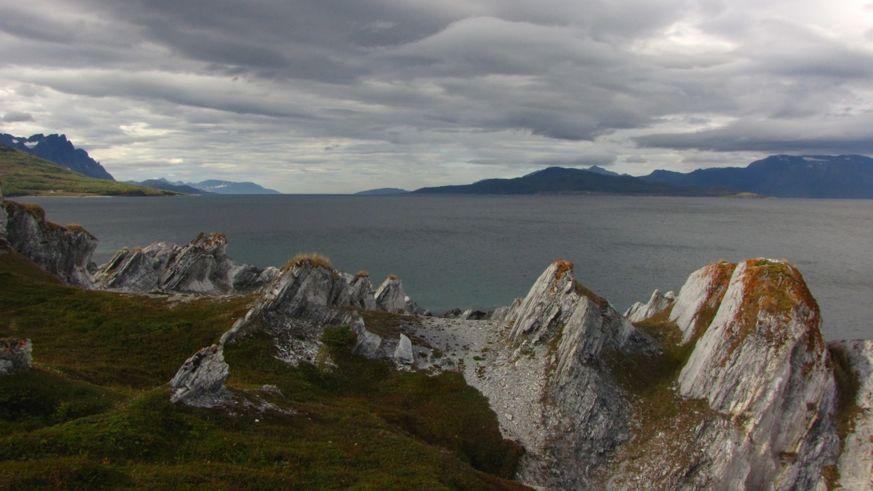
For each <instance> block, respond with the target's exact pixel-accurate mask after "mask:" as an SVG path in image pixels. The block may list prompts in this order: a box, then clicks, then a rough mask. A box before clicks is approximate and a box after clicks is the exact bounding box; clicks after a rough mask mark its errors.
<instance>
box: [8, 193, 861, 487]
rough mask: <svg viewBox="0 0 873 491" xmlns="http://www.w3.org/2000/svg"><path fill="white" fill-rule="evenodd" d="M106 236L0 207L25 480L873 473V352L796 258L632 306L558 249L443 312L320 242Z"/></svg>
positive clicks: (11, 438) (19, 471) (422, 482)
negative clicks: (97, 256) (267, 254)
mask: <svg viewBox="0 0 873 491" xmlns="http://www.w3.org/2000/svg"><path fill="white" fill-rule="evenodd" d="M96 241H97V239H96V238H95V237H94V236H93V235H91V234H90V233H89V232H88V231H87V230H85V229H84V228H82V227H80V226H76V225H68V226H61V225H57V224H54V223H52V222H51V221H49V220H48V219H47V217H46V216H45V213H44V212H43V211H42V209H41V208H39V207H38V206H35V205H25V204H19V203H16V202H14V201H8V200H6V201H3V202H2V206H0V280H2V281H0V300H2V302H0V314H2V318H3V323H2V324H0V336H2V339H0V402H2V404H0V424H2V425H3V428H4V432H3V435H2V436H0V449H2V450H0V482H3V483H6V484H8V485H9V486H10V487H13V488H14V487H24V488H28V487H70V486H73V487H76V486H80V487H88V488H93V487H107V488H121V487H136V488H155V487H157V488H165V487H173V486H178V485H182V484H184V485H194V486H197V487H218V488H224V487H258V488H338V487H356V486H357V487H367V488H406V489H413V488H462V489H528V488H546V489H580V488H582V489H604V488H607V489H638V488H640V486H643V487H646V486H647V485H648V484H641V483H653V482H657V483H658V487H661V488H665V489H680V488H683V489H685V488H696V489H704V488H713V487H715V488H725V489H825V488H828V489H833V488H835V487H837V486H839V487H842V488H843V489H866V488H867V487H869V484H870V476H871V469H873V467H871V466H873V457H871V456H873V439H871V437H873V413H871V401H873V369H871V367H873V341H871V340H855V341H834V342H830V343H826V342H825V340H824V339H823V338H822V335H821V332H820V325H821V316H820V313H819V309H818V305H817V303H816V301H815V299H814V298H813V297H812V295H811V294H810V292H809V290H808V289H807V286H806V283H805V281H804V279H803V276H802V274H801V272H800V271H799V270H798V269H797V268H796V267H795V266H793V265H792V264H789V263H787V262H785V261H781V260H773V259H767V258H753V259H749V260H746V261H742V262H739V263H728V262H715V263H712V264H709V265H703V267H701V268H700V269H698V270H697V271H694V272H692V273H691V274H690V276H689V277H688V280H687V281H686V282H685V284H684V285H683V286H682V288H681V289H680V290H679V292H678V293H676V292H661V291H655V292H654V293H653V294H652V296H651V298H650V299H649V300H648V301H647V302H640V303H637V304H635V305H634V306H632V307H631V308H630V309H628V311H626V312H624V313H620V312H618V311H616V310H615V308H613V306H612V304H610V302H609V300H608V299H604V298H602V297H600V296H599V295H597V293H595V292H592V291H591V290H589V289H588V288H587V287H586V286H584V285H583V284H581V283H580V282H579V281H577V279H576V277H575V275H574V271H573V264H572V263H570V262H567V261H561V260H556V261H555V262H553V263H551V264H548V265H544V267H545V270H544V271H543V272H542V274H541V275H540V276H539V278H538V279H537V280H536V281H535V282H534V283H533V285H532V286H531V288H530V290H529V291H528V292H527V294H526V295H525V296H523V297H521V298H518V299H517V300H515V301H514V302H513V303H512V304H511V305H507V306H505V307H501V308H498V309H495V310H493V311H489V312H483V311H472V310H460V309H457V310H454V311H450V312H447V313H444V314H434V313H431V312H427V311H425V310H423V309H422V308H420V307H419V306H417V305H416V303H415V301H414V300H413V299H411V298H410V297H409V295H408V294H407V293H406V292H405V290H404V285H403V282H402V280H401V279H400V278H397V277H396V276H393V275H391V276H388V277H387V278H385V279H384V281H382V282H380V283H378V287H377V286H376V284H375V283H373V282H372V280H371V278H370V277H369V275H368V274H367V273H366V272H365V271H359V272H357V273H346V272H342V271H338V270H336V269H335V268H334V267H333V266H332V265H331V263H330V261H329V259H327V258H325V257H323V256H319V255H316V254H307V255H299V256H296V257H294V258H292V259H290V260H289V261H288V262H287V263H286V264H284V265H277V266H276V267H267V268H258V267H254V266H248V265H244V264H238V263H236V262H235V261H233V260H232V259H231V258H229V257H228V256H227V255H226V253H225V249H226V246H227V240H226V238H225V237H224V236H223V235H222V234H220V233H203V234H200V235H199V236H197V237H196V238H195V239H194V240H193V241H191V242H190V243H188V244H179V245H177V244H169V243H155V244H151V245H146V246H143V247H136V248H125V249H122V250H120V251H118V252H117V253H116V254H115V255H114V256H113V257H112V258H111V259H110V260H109V261H108V262H106V263H105V264H103V265H99V266H98V265H95V264H94V263H93V262H92V254H93V252H94V249H95V247H96V243H97V242H96ZM508 267H510V266H508ZM470 304H475V301H474V299H471V301H470ZM45 469H51V472H45Z"/></svg>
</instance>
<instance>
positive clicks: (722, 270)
mask: <svg viewBox="0 0 873 491" xmlns="http://www.w3.org/2000/svg"><path fill="white" fill-rule="evenodd" d="M734 268H736V265H735V264H733V263H728V262H724V261H720V262H717V263H713V264H709V265H707V266H704V267H702V268H700V269H698V270H697V271H695V272H693V273H691V275H690V276H689V277H688V279H687V280H686V281H685V284H684V285H682V289H680V290H679V296H678V297H676V301H675V302H674V303H673V307H672V309H671V310H670V317H669V318H670V321H671V322H674V323H676V326H677V327H679V330H680V331H682V343H683V344H684V343H687V342H689V341H691V340H692V339H695V338H696V337H697V336H699V335H700V334H701V333H702V332H703V330H704V329H706V326H708V325H709V322H710V321H711V320H712V317H713V315H715V311H716V310H717V309H718V306H719V304H720V303H721V299H722V297H724V294H725V292H726V291H727V287H728V281H729V280H730V277H731V274H732V273H733V271H734Z"/></svg>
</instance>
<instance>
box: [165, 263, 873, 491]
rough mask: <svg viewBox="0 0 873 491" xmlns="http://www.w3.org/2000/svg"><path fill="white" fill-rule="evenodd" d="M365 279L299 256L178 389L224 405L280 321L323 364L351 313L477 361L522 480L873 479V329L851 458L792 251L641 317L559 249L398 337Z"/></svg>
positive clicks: (361, 338) (279, 334)
mask: <svg viewBox="0 0 873 491" xmlns="http://www.w3.org/2000/svg"><path fill="white" fill-rule="evenodd" d="M364 278H365V277H364V276H363V275H358V276H357V277H352V276H351V275H345V274H342V273H338V272H336V271H335V270H333V269H332V268H331V267H330V266H329V265H326V264H323V263H321V262H319V261H316V260H307V259H306V258H302V259H300V260H297V261H294V262H292V263H291V264H290V265H289V266H287V267H286V268H285V270H284V271H283V272H282V274H281V275H280V276H279V277H278V278H276V279H275V280H274V282H273V283H272V284H271V285H270V286H269V288H267V289H266V290H265V292H264V294H263V296H262V297H261V298H260V300H259V301H258V302H257V303H256V305H255V306H254V307H253V308H252V309H251V310H250V311H249V312H248V313H247V314H246V316H245V317H244V318H243V319H240V320H238V321H237V322H236V323H235V324H234V326H233V328H232V329H231V330H230V331H228V332H227V333H225V335H224V336H222V339H221V342H220V343H219V344H218V345H216V346H212V347H209V348H206V349H204V350H203V351H201V352H199V353H198V354H197V355H195V356H194V357H192V358H191V359H189V360H188V362H186V364H185V365H184V366H183V367H182V368H181V369H180V371H179V373H178V374H177V376H176V377H174V379H173V381H172V382H171V387H172V388H173V395H172V398H173V400H174V401H180V402H183V403H186V404H192V405H214V404H220V403H221V401H222V400H223V398H224V397H226V395H227V392H225V389H224V387H223V383H224V379H225V378H226V376H227V370H228V367H227V365H226V364H225V363H224V359H223V356H222V349H223V347H224V346H225V345H226V344H227V343H233V342H236V341H237V340H239V339H242V338H244V337H246V336H248V335H250V334H252V333H255V332H264V333H267V334H268V335H269V336H270V337H271V338H272V339H273V342H274V346H275V354H274V356H276V357H277V358H279V359H281V360H283V361H285V362H287V363H289V364H291V365H295V364H298V363H303V362H307V363H316V362H317V361H318V360H319V359H320V358H319V354H320V352H321V348H322V347H321V344H320V338H321V335H322V334H323V333H324V331H325V329H326V328H327V327H328V326H339V325H344V326H349V327H351V328H352V330H353V332H355V333H356V335H357V345H356V346H355V351H356V352H357V353H359V354H363V355H365V356H370V357H384V358H387V359H392V360H394V361H395V363H396V364H397V366H398V368H400V369H426V370H446V369H457V370H460V371H461V372H462V373H463V374H464V377H465V379H466V380H467V382H468V383H469V384H470V385H473V386H474V387H476V388H477V389H479V390H480V391H481V392H482V393H483V395H485V396H486V398H487V399H488V400H489V403H490V404H491V407H492V408H493V409H494V410H495V413H496V414H497V417H498V421H499V422H500V427H501V431H502V432H503V433H504V435H505V436H506V437H509V438H513V439H515V440H517V441H519V442H520V443H521V444H522V445H523V446H524V447H525V449H526V454H525V457H524V458H523V460H522V464H521V468H520V470H519V473H518V475H517V478H518V479H519V480H521V481H523V482H525V483H527V484H531V485H534V486H537V487H542V488H546V489H580V488H581V489H597V488H609V489H639V488H641V487H651V486H653V485H654V486H657V487H659V488H663V489H725V490H727V489H778V490H788V489H824V488H825V487H826V486H827V485H830V484H842V485H843V486H844V488H846V489H870V486H869V476H870V473H869V471H870V468H871V461H873V459H871V457H870V456H871V455H873V453H871V452H873V442H871V440H870V434H871V433H873V421H871V417H870V414H871V413H870V410H869V408H870V406H871V401H873V389H871V388H873V380H871V379H873V376H871V373H873V370H871V362H873V342H868V343H855V344H852V343H844V344H841V345H840V347H839V349H840V350H842V352H845V353H847V354H846V360H849V361H846V362H845V363H844V365H845V366H849V367H851V371H852V373H854V374H855V376H856V377H857V379H858V380H860V381H861V382H860V383H859V384H858V387H857V390H856V392H857V394H856V397H855V398H854V400H855V403H856V406H857V407H858V408H861V409H860V410H858V411H856V412H855V414H854V416H853V419H852V422H853V425H854V426H853V429H852V430H851V431H849V432H848V434H847V435H844V436H845V438H844V439H843V441H842V448H843V450H842V455H840V448H841V440H840V433H839V432H838V430H837V422H838V421H837V416H836V414H837V409H838V407H837V405H836V401H837V399H838V393H837V384H836V382H835V380H834V372H833V366H834V361H833V359H832V358H831V355H830V352H829V351H828V347H827V346H825V343H824V341H823V340H822V338H821V334H820V332H819V327H820V323H821V318H820V314H819V311H818V306H817V305H816V303H815V301H814V300H813V299H812V297H811V295H810V294H809V291H808V290H807V288H806V285H805V283H804V281H803V278H802V277H801V275H800V273H799V272H798V271H797V270H796V269H795V268H794V267H793V266H790V265H789V264H787V263H785V262H782V261H772V260H765V259H755V260H750V261H746V262H744V263H741V264H739V265H734V264H731V263H725V262H720V263H715V264H712V265H709V266H707V267H705V268H702V269H700V270H698V271H696V272H694V273H693V274H692V275H691V276H690V277H689V280H688V281H687V282H686V284H685V285H684V286H683V288H682V290H681V291H680V293H679V295H677V296H675V299H672V298H671V296H670V295H661V294H660V293H658V292H656V293H655V294H653V295H652V298H651V299H650V301H649V302H648V303H647V304H639V305H638V306H637V307H636V308H634V309H631V310H630V311H629V312H628V315H629V316H631V317H634V318H635V319H640V321H646V322H645V323H641V324H639V325H640V326H641V327H635V326H634V325H633V324H631V323H630V322H629V321H628V320H627V319H626V318H624V317H623V316H621V315H620V314H619V313H618V312H616V311H615V309H614V308H613V307H612V306H611V305H610V304H609V303H608V302H607V301H606V300H604V299H602V298H600V297H598V296H597V295H596V294H594V293H592V292H590V291H588V290H587V289H585V287H584V286H582V285H581V284H580V283H579V282H577V281H576V279H575V277H574V275H573V271H572V264H570V263H568V262H565V261H557V262H555V263H553V264H552V265H550V266H549V267H548V268H547V269H546V271H544V272H543V274H542V275H541V276H540V277H539V279H538V280H537V281H536V282H535V283H534V285H533V286H532V288H531V290H530V292H529V293H528V295H527V296H526V297H524V298H523V299H518V300H516V301H515V302H514V303H513V304H512V305H511V306H510V307H509V308H506V309H500V310H499V311H498V313H497V315H494V316H492V319H491V320H468V319H460V318H432V317H420V318H419V320H418V321H417V323H416V324H415V325H414V326H407V327H408V328H409V329H412V331H406V332H405V333H404V334H400V335H399V336H398V337H395V338H392V339H390V340H388V339H384V340H383V339H382V338H381V337H380V336H378V335H376V334H374V333H372V332H370V331H368V330H367V329H366V326H365V324H364V321H363V319H362V317H361V316H360V315H359V314H358V312H357V310H356V309H358V308H362V306H364V305H366V304H367V302H368V301H370V300H369V295H368V293H369V292H371V291H372V285H369V281H364ZM391 281H392V282H391V283H389V282H386V283H387V285H383V286H385V287H386V288H390V289H392V290H393V291H391V292H390V293H389V294H386V295H383V300H386V299H387V300H388V301H387V302H383V303H382V304H380V303H379V302H378V295H376V296H375V297H373V298H372V302H373V303H374V304H375V305H377V306H385V305H387V306H389V307H390V306H395V307H396V306H398V305H399V303H398V302H397V300H398V299H399V298H400V297H399V294H402V286H401V285H400V284H399V281H396V280H391ZM380 290H382V288H380ZM398 292H399V293H398ZM403 297H404V298H403V304H402V305H404V306H408V305H410V304H411V302H409V301H407V300H406V299H405V295H403ZM392 302H394V303H392ZM398 310H399V309H398ZM495 319H499V320H495ZM416 326H417V327H416ZM407 334H408V335H407ZM395 339H396V341H395ZM836 349H837V348H836V347H835V346H834V345H832V346H831V352H834V350H836ZM437 351H438V352H440V359H439V361H438V362H437V361H435V357H434V352H437ZM321 361H322V363H325V362H324V359H323V357H322V358H321ZM327 364H328V365H329V360H328V362H327ZM647 371H653V372H656V375H657V377H654V378H651V377H649V378H645V379H644V380H651V381H652V383H653V384H656V385H657V387H655V388H654V389H653V390H649V388H648V387H643V389H642V390H640V388H639V383H638V382H635V381H633V380H630V381H629V380H628V377H636V376H638V375H639V374H641V373H642V374H645V373H646V372H647ZM635 383H636V385H635ZM646 383H647V382H646ZM840 390H843V389H840ZM853 394H855V393H853ZM653 420H654V423H653ZM837 470H838V471H839V476H838V477H837V472H836V471H837Z"/></svg>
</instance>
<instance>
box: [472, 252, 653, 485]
mask: <svg viewBox="0 0 873 491" xmlns="http://www.w3.org/2000/svg"><path fill="white" fill-rule="evenodd" d="M497 325H499V326H504V327H503V328H500V327H498V328H497V329H499V330H500V331H501V334H500V336H501V338H502V339H501V341H500V343H501V345H502V346H505V348H504V349H503V350H500V351H497V352H495V349H496V348H495V347H492V348H491V349H490V350H487V352H488V353H494V354H493V355H492V356H493V359H489V360H488V361H487V363H483V364H480V365H477V366H476V369H475V370H473V371H468V372H465V374H467V380H468V382H469V383H470V384H472V385H474V386H475V387H477V388H478V389H479V390H480V391H482V392H483V394H485V395H486V397H488V399H489V401H490V402H491V404H492V407H494V408H495V411H496V412H497V414H498V419H499V421H500V423H501V428H502V429H503V430H504V432H505V434H506V435H507V436H508V437H511V438H514V439H517V440H518V441H519V442H520V443H521V444H522V445H524V447H525V449H526V451H527V453H526V456H525V457H524V459H523V461H522V468H521V470H520V471H519V476H518V477H519V478H520V479H521V480H522V481H523V482H526V483H530V484H534V485H537V486H544V487H547V488H556V489H567V488H586V487H590V486H592V485H593V482H592V481H591V478H592V476H593V473H594V471H595V470H596V469H597V468H599V467H601V466H603V465H605V463H606V462H607V461H608V458H609V456H610V455H611V454H612V453H613V451H614V449H615V448H616V447H618V446H619V445H620V444H621V443H622V442H623V441H625V440H626V439H627V438H628V436H629V431H630V428H629V424H628V422H629V418H630V415H631V414H630V405H629V401H628V400H627V398H626V396H625V395H624V394H623V393H622V391H621V389H620V388H619V387H618V385H617V384H616V383H615V382H614V381H613V377H612V375H611V373H610V371H609V369H608V367H607V364H606V363H605V362H604V357H605V356H606V355H607V354H609V355H610V356H611V355H613V354H621V353H628V354H629V353H636V352H645V351H648V350H650V349H651V341H650V340H649V339H648V338H647V337H646V336H644V335H643V334H641V333H640V332H638V331H637V330H636V329H635V328H634V327H633V326H632V325H631V324H630V323H629V322H628V321H627V320H625V319H624V318H623V317H622V316H621V315H620V314H619V313H618V312H616V311H615V309H614V308H613V307H612V306H611V305H609V303H608V302H606V301H605V300H603V299H602V298H600V297H598V296H596V295H594V294H593V293H591V292H589V291H588V290H586V289H585V288H584V287H583V286H582V285H581V284H579V283H578V282H577V281H576V279H575V277H574V275H573V271H572V264H571V263H569V262H566V261H557V262H555V263H553V264H552V265H551V266H549V267H548V268H547V269H546V270H545V271H544V272H543V274H542V275H541V276H540V277H539V279H537V281H536V282H535V283H534V285H533V287H532V288H531V290H530V292H529V293H528V294H527V296H526V297H525V298H524V299H523V300H521V301H517V302H516V303H515V304H513V306H512V308H511V309H510V310H509V311H508V312H507V314H506V315H505V320H504V321H503V322H502V323H500V324H497ZM485 339H487V337H486V338H485Z"/></svg>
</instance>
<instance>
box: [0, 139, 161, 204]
mask: <svg viewBox="0 0 873 491" xmlns="http://www.w3.org/2000/svg"><path fill="white" fill-rule="evenodd" d="M0 185H2V187H3V193H4V195H6V196H21V195H52V196H63V195H100V196H166V195H172V194H175V193H172V192H169V191H163V190H160V189H154V188H149V187H144V186H134V185H131V184H126V183H123V182H116V181H107V180H103V179H94V178H92V177H87V176H84V175H82V174H79V173H76V172H73V171H71V170H69V169H66V168H64V167H61V166H59V165H57V164H55V163H52V162H49V161H48V160H43V159H40V158H38V157H34V156H33V155H29V154H26V153H24V152H19V151H17V150H13V149H10V148H8V147H5V146H3V145H0Z"/></svg>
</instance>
